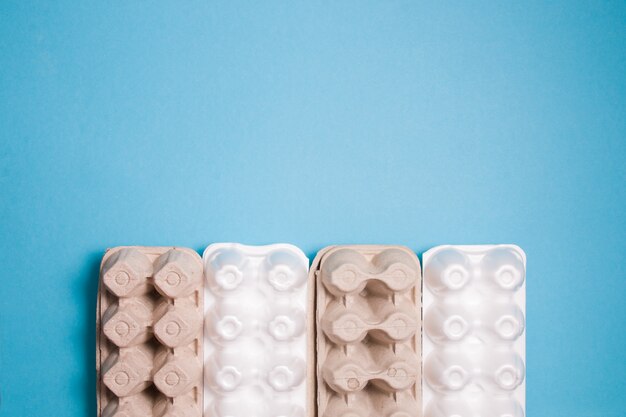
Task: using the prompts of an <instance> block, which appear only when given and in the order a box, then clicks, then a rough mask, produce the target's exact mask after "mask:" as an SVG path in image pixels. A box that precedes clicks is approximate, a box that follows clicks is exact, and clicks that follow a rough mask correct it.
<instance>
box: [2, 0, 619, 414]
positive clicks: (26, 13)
mask: <svg viewBox="0 0 626 417" xmlns="http://www.w3.org/2000/svg"><path fill="white" fill-rule="evenodd" d="M625 22H626V4H625V3H624V2H578V1H556V2H550V4H544V3H543V2H519V3H513V2H491V3H489V2H472V3H470V2H454V3H443V2H433V3H416V2H351V1H346V2H324V3H317V4H315V5H312V4H309V3H301V2H265V3H263V2H249V3H244V2H216V3H214V2H212V3H209V2H168V3H159V2H94V3H90V2H65V1H56V2H27V1H3V2H2V3H0V193H1V194H0V196H1V199H0V203H1V204H0V265H1V272H0V303H1V304H0V395H1V398H2V399H1V402H0V415H2V416H7V417H9V416H10V417H14V416H44V415H50V416H59V417H79V416H94V415H95V392H94V390H95V371H94V363H95V354H94V348H95V335H94V317H95V301H96V286H97V284H96V282H97V278H98V277H97V275H98V262H99V259H100V257H101V256H102V254H103V251H104V250H105V248H107V247H111V246H116V245H122V244H127V245H139V244H141V245H173V244H175V245H181V246H189V247H192V248H195V249H197V250H201V249H203V248H204V247H205V246H206V245H207V244H209V243H211V242H220V241H238V242H243V243H248V244H264V243H270V242H290V243H294V244H296V245H298V246H300V247H301V248H302V249H303V250H304V251H305V252H306V253H307V254H308V256H309V257H312V256H313V255H314V254H315V252H316V251H317V250H319V249H320V248H322V247H323V246H325V245H329V244H338V243H389V244H405V245H408V246H409V247H411V248H413V249H414V250H415V251H417V252H418V253H420V254H421V253H422V252H423V251H424V250H426V249H428V248H430V247H432V246H434V245H438V244H443V243H459V244H460V243H516V244H519V245H520V246H522V247H523V248H524V249H525V250H526V253H527V255H528V288H527V291H528V307H527V309H528V323H527V324H528V339H527V350H528V354H527V360H528V369H527V377H528V381H527V400H528V404H527V408H528V416H530V417H557V416H567V417H591V416H594V417H621V416H623V415H624V410H625V409H626V382H625V377H624V375H626V356H625V355H626V354H625V352H626V331H625V321H626V307H625V306H626V276H625V275H626V274H625V272H626V268H625V267H624V264H625V262H626V238H625V235H626V223H625V220H626V214H625V204H626V190H625V184H626V169H625V166H626V23H625Z"/></svg>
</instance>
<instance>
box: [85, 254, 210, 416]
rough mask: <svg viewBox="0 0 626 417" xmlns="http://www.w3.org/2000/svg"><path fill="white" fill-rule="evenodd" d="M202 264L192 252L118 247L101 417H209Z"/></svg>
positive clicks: (101, 352)
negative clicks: (204, 384) (205, 401)
mask: <svg viewBox="0 0 626 417" xmlns="http://www.w3.org/2000/svg"><path fill="white" fill-rule="evenodd" d="M202 293H203V279H202V262H201V259H200V256H199V255H198V254H197V253H196V252H195V251H192V250H190V249H184V248H175V247H117V248H114V249H110V250H108V251H107V252H106V254H105V255H104V258H103V259H102V264H101V267H100V286H99V294H98V307H97V319H96V326H97V348H96V369H97V374H98V386H97V391H98V416H100V417H114V416H116V417H122V416H123V417H140V416H141V417H146V416H155V417H157V416H158V417H166V416H177V417H199V416H201V415H202V400H203V398H202V388H201V387H202V372H203V364H202V343H203V335H202V311H203V310H202V308H203V307H202V304H203V296H202Z"/></svg>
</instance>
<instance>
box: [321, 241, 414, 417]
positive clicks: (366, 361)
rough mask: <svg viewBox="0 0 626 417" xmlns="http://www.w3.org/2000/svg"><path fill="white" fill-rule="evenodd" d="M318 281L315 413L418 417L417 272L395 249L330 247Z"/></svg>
mask: <svg viewBox="0 0 626 417" xmlns="http://www.w3.org/2000/svg"><path fill="white" fill-rule="evenodd" d="M312 273H313V274H315V275H316V278H317V288H316V290H317V300H316V301H317V329H318V331H317V381H318V385H317V393H318V394H317V395H318V401H317V404H318V410H317V415H318V416H320V417H375V416H392V415H393V416H406V417H413V416H418V415H419V414H420V410H421V398H420V397H421V388H420V381H421V372H420V371H421V366H420V356H421V332H420V329H421V323H420V322H421V320H420V304H421V291H420V288H421V285H420V282H421V273H420V265H419V260H418V259H417V256H415V254H414V253H413V252H411V251H410V250H408V249H406V248H404V247H399V246H335V247H332V246H331V247H328V248H326V249H324V250H322V251H321V252H320V253H319V254H318V256H317V258H316V260H315V261H314V262H313V267H312Z"/></svg>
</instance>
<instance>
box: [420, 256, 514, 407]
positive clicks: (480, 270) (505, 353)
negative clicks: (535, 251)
mask: <svg viewBox="0 0 626 417" xmlns="http://www.w3.org/2000/svg"><path fill="white" fill-rule="evenodd" d="M423 261H424V334H425V337H424V345H423V349H424V363H423V368H424V369H423V372H424V384H423V397H424V417H452V416H454V417H484V416H494V417H523V416H524V410H525V337H526V333H525V319H524V313H525V309H526V308H525V296H526V284H525V275H526V255H525V254H524V252H523V251H522V250H521V249H520V248H519V247H517V246H514V245H489V246H487V245H481V246H438V247H435V248H433V249H430V250H429V251H427V252H426V253H425V254H424V256H423Z"/></svg>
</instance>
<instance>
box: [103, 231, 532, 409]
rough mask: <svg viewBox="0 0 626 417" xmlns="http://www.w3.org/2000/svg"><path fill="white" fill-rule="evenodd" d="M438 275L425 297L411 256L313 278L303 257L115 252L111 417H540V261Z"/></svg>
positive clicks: (106, 386)
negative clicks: (536, 295) (536, 404)
mask: <svg viewBox="0 0 626 417" xmlns="http://www.w3.org/2000/svg"><path fill="white" fill-rule="evenodd" d="M423 261H424V270H423V285H422V271H421V268H420V262H419V259H418V258H417V256H416V255H415V253H413V252H412V251H411V250H409V249H407V248H405V247H402V246H374V245H349V246H329V247H327V248H324V249H322V250H321V251H319V252H318V254H317V256H316V257H315V259H314V260H313V263H312V265H311V268H310V271H309V268H308V265H309V263H308V259H307V258H306V256H305V255H304V254H303V253H302V251H300V250H299V249H298V248H296V247H294V246H292V245H287V244H276V245H267V246H245V245H240V244H235V243H219V244H213V245H210V246H209V247H208V248H207V249H206V250H205V251H204V254H203V257H202V258H200V256H199V255H198V254H197V253H196V252H195V251H193V250H191V249H185V248H178V247H139V246H135V247H129V246H124V247H117V248H114V249H110V250H107V252H106V253H105V255H104V258H103V260H102V263H101V267H100V285H99V292H98V307H97V319H96V326H97V336H96V337H97V347H96V356H97V357H96V368H97V374H98V383H97V395H98V416H99V417H114V416H115V417H134V416H146V417H166V416H170V417H175V416H176V417H196V416H198V417H199V416H203V417H422V416H424V417H491V416H495V417H524V416H525V413H524V410H525V319H524V317H525V273H526V257H525V254H524V252H523V251H522V250H521V249H520V248H519V247H517V246H514V245H482V246H439V247H436V248H433V249H431V250H429V251H427V252H426V253H424V257H423ZM422 292H423V297H422ZM422 298H423V306H424V308H423V310H422ZM422 332H423V333H424V337H423V340H422Z"/></svg>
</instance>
